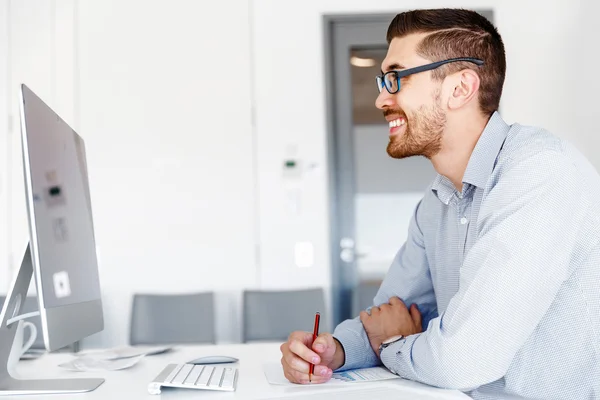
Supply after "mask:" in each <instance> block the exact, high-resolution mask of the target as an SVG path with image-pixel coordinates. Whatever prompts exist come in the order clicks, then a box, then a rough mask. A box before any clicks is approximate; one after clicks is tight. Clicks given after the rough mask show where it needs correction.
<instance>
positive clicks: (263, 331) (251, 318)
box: [243, 289, 328, 342]
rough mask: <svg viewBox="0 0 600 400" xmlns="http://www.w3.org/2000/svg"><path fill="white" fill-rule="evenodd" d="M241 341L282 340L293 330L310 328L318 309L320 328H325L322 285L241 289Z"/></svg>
mask: <svg viewBox="0 0 600 400" xmlns="http://www.w3.org/2000/svg"><path fill="white" fill-rule="evenodd" d="M243 301H244V332H243V333H244V337H243V341H244V342H248V341H285V340H286V339H287V338H288V336H289V334H290V333H291V332H293V331H297V330H301V331H312V330H313V326H314V321H315V313H316V312H317V311H319V312H321V314H322V315H321V324H320V331H321V332H326V331H328V327H327V323H326V321H327V318H324V317H325V316H324V315H323V312H324V310H325V297H324V293H323V289H306V290H289V291H256V290H247V291H244V300H243Z"/></svg>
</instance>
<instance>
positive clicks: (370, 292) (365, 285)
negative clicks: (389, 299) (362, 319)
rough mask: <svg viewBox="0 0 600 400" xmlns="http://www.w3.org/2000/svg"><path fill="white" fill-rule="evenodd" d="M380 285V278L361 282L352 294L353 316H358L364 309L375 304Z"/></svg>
mask: <svg viewBox="0 0 600 400" xmlns="http://www.w3.org/2000/svg"><path fill="white" fill-rule="evenodd" d="M380 286H381V281H380V280H375V281H361V282H359V284H358V285H357V286H356V287H355V288H354V290H353V294H352V315H353V316H355V317H356V316H358V314H360V312H361V311H362V310H366V309H367V308H369V307H371V306H372V305H373V300H374V299H375V295H376V294H377V291H379V287H380Z"/></svg>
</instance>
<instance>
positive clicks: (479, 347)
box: [381, 150, 595, 391]
mask: <svg viewBox="0 0 600 400" xmlns="http://www.w3.org/2000/svg"><path fill="white" fill-rule="evenodd" d="M540 165H543V166H544V168H540ZM578 176H579V175H578V173H577V171H576V169H575V166H574V165H573V164H572V163H571V162H570V161H569V160H568V159H567V158H566V157H564V156H562V155H561V154H560V153H555V152H553V151H548V150H546V151H544V152H540V153H538V154H536V155H532V156H529V157H528V158H526V159H525V160H522V161H520V162H518V163H517V162H515V163H514V164H513V165H511V166H510V168H508V169H507V171H506V172H505V173H504V175H503V178H502V179H500V180H499V181H498V183H497V184H496V185H495V186H494V187H493V188H492V189H491V190H490V191H489V194H488V197H487V200H486V201H485V202H484V203H483V204H482V208H481V211H480V214H479V227H478V229H479V230H478V232H479V235H478V239H477V241H476V242H475V244H474V245H473V247H472V248H471V250H470V251H469V253H468V254H467V256H466V258H465V260H464V263H463V265H462V267H461V271H460V288H459V291H458V292H457V293H456V294H455V295H454V297H453V298H452V299H451V301H450V303H449V305H448V307H447V309H446V310H445V311H444V312H442V313H440V315H439V316H438V317H436V318H434V319H432V320H431V321H430V322H429V325H428V327H427V330H426V331H424V332H423V333H420V334H417V335H412V336H409V337H408V338H406V339H405V340H402V341H400V342H397V343H395V344H393V345H391V346H389V347H387V348H386V349H384V351H383V352H382V355H381V360H382V362H383V364H384V365H385V366H386V367H388V368H389V369H390V370H391V371H392V372H394V373H396V374H398V375H400V376H402V377H404V378H407V379H411V380H414V381H419V382H422V383H426V384H429V385H433V386H438V387H444V388H451V389H459V390H463V391H467V390H471V389H474V388H476V387H479V386H481V385H484V384H487V383H490V382H493V381H496V380H498V379H500V378H501V377H503V376H504V375H505V374H506V372H507V370H508V369H509V367H510V364H511V362H512V360H513V359H514V357H515V355H516V354H517V352H518V351H519V350H520V348H521V347H522V346H523V345H524V344H525V342H526V341H527V340H528V338H529V337H530V335H531V334H532V333H533V332H534V330H535V328H536V326H537V325H538V324H539V322H540V320H541V319H542V318H543V317H544V315H545V314H546V312H547V310H548V309H549V308H550V306H551V305H552V303H553V301H554V299H555V298H556V296H557V293H558V291H559V290H560V288H561V285H562V284H563V283H564V282H565V281H566V280H567V279H568V278H569V276H570V275H571V273H572V272H573V270H574V268H576V266H577V265H578V262H583V261H584V257H585V256H586V254H589V251H590V250H591V248H592V247H593V245H595V244H592V243H589V244H588V243H587V242H586V241H585V240H581V236H582V235H580V234H579V233H580V232H581V230H580V229H581V226H582V224H584V222H585V221H586V210H587V209H588V207H586V204H584V202H585V201H586V200H585V199H584V198H583V196H580V195H579V193H581V191H580V190H579V187H580V186H581V184H582V182H579V181H578Z"/></svg>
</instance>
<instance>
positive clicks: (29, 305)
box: [0, 296, 79, 353]
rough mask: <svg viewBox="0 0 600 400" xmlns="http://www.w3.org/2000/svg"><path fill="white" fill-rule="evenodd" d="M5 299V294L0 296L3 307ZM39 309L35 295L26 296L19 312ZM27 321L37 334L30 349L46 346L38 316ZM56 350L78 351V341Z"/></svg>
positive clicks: (0, 305)
mask: <svg viewBox="0 0 600 400" xmlns="http://www.w3.org/2000/svg"><path fill="white" fill-rule="evenodd" d="M5 300H6V296H0V307H4V301H5ZM38 310H39V306H38V303H37V296H27V297H26V298H25V303H24V304H23V307H22V308H21V312H20V314H25V313H29V312H33V311H38ZM27 321H30V322H32V323H33V324H34V325H35V327H36V328H37V336H36V338H35V342H33V344H32V345H31V348H32V349H35V350H44V349H46V346H45V345H44V336H43V333H42V320H41V319H40V316H39V315H38V316H36V317H31V318H27ZM28 334H29V331H27V333H26V334H25V335H28ZM57 351H60V352H63V351H65V352H74V353H76V352H78V351H79V342H75V343H73V344H71V345H69V346H66V347H63V348H62V349H58V350H57Z"/></svg>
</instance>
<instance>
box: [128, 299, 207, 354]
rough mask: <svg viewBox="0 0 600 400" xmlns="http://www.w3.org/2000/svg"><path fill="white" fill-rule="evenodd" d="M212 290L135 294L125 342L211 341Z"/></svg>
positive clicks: (183, 342)
mask: <svg viewBox="0 0 600 400" xmlns="http://www.w3.org/2000/svg"><path fill="white" fill-rule="evenodd" d="M214 314H215V313H214V295H213V293H210V292H208V293H192V294H135V295H134V296H133V306H132V309H131V327H130V338H129V342H130V344H132V345H137V344H192V343H215V323H214Z"/></svg>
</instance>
